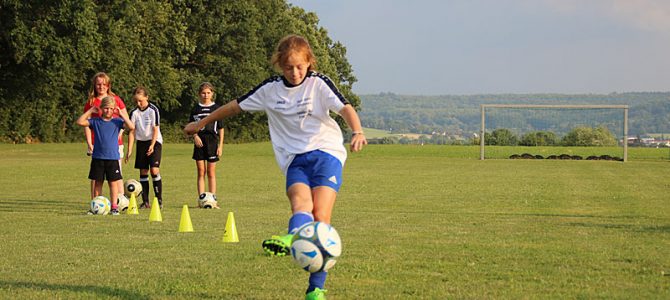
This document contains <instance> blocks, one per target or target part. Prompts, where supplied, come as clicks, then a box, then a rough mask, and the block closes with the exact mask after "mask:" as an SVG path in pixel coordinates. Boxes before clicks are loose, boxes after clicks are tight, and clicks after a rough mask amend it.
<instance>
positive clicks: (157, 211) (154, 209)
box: [149, 197, 163, 222]
mask: <svg viewBox="0 0 670 300" xmlns="http://www.w3.org/2000/svg"><path fill="white" fill-rule="evenodd" d="M149 221H153V222H163V216H162V215H161V207H160V206H159V205H158V198H156V197H154V202H153V203H151V214H150V215H149Z"/></svg>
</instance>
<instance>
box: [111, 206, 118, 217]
mask: <svg viewBox="0 0 670 300" xmlns="http://www.w3.org/2000/svg"><path fill="white" fill-rule="evenodd" d="M118 215H119V210H118V209H116V208H112V216H118Z"/></svg>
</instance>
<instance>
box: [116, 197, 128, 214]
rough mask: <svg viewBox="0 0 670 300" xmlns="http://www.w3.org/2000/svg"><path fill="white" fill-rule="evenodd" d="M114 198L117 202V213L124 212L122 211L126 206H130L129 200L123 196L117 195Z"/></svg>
mask: <svg viewBox="0 0 670 300" xmlns="http://www.w3.org/2000/svg"><path fill="white" fill-rule="evenodd" d="M116 198H117V200H118V202H117V205H118V209H119V211H124V210H126V209H128V205H130V200H128V197H126V196H124V195H119V196H118V197H116Z"/></svg>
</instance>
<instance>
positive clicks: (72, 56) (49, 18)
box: [0, 0, 360, 143]
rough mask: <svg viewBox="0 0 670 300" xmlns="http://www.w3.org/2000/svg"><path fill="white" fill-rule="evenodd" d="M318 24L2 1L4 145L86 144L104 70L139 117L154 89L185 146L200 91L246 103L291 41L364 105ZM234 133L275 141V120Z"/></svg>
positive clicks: (238, 5)
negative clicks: (86, 111) (141, 93)
mask: <svg viewBox="0 0 670 300" xmlns="http://www.w3.org/2000/svg"><path fill="white" fill-rule="evenodd" d="M318 23H319V19H318V17H317V16H316V14H314V13H310V12H306V11H304V10H303V9H302V8H300V7H296V6H293V5H291V4H288V3H287V2H286V1H285V0H253V1H251V0H238V1H225V0H213V1H198V0H194V1H174V0H173V1H167V0H162V1H160V0H158V1H129V0H110V1H86V0H84V1H81V0H62V1H35V0H29V1H17V0H1V1H0V142H12V143H25V142H68V141H80V140H83V133H82V130H81V129H80V128H77V127H76V126H75V125H74V120H75V119H76V118H77V117H78V116H79V115H80V114H81V113H83V107H84V102H85V101H86V99H87V92H88V90H89V89H90V87H91V83H90V79H91V77H92V76H93V75H94V74H95V73H97V72H100V71H102V72H106V73H107V74H109V75H110V77H111V78H112V91H113V92H115V93H116V94H118V95H120V96H121V97H122V98H123V99H124V100H125V102H126V105H127V106H129V108H132V107H133V106H134V105H133V104H132V103H130V102H131V101H130V100H131V99H130V96H131V92H132V90H133V89H134V88H135V87H136V86H138V85H141V86H144V87H146V89H147V91H148V92H149V96H150V100H151V101H152V102H154V103H156V104H157V105H158V106H159V107H160V109H161V112H162V124H161V127H162V128H163V133H164V135H165V136H166V138H167V139H170V138H175V139H177V138H180V137H181V135H180V130H179V129H180V128H181V126H182V125H184V124H185V122H186V121H187V120H188V114H189V113H190V110H191V108H192V107H193V106H194V105H195V104H196V103H197V99H198V97H197V87H198V85H199V84H200V83H202V82H204V81H209V82H211V83H212V84H213V85H214V86H215V88H216V102H217V103H219V104H223V103H225V102H227V101H230V100H231V99H234V98H235V97H239V96H240V95H243V94H244V93H246V92H247V91H249V90H250V89H252V88H253V87H254V85H256V84H258V83H260V82H261V81H262V80H263V79H265V78H267V77H269V76H271V75H273V74H275V73H276V72H275V71H274V70H273V69H272V66H271V65H270V63H269V59H270V56H271V55H272V52H273V51H274V48H275V46H276V44H277V42H278V41H279V39H280V38H282V37H283V36H285V35H287V34H292V33H294V34H300V35H302V36H304V37H306V38H307V39H308V40H309V42H310V43H311V45H312V48H313V50H314V52H315V55H316V56H317V60H318V65H317V70H318V71H319V72H322V73H324V74H326V75H328V76H329V77H330V78H331V79H332V80H333V81H334V82H335V84H336V85H337V86H338V88H339V89H340V92H342V94H343V95H344V96H345V97H346V98H347V99H348V100H349V101H350V102H351V103H352V104H353V105H354V107H358V106H359V103H360V99H359V97H358V96H357V95H355V94H354V93H353V92H352V85H353V84H354V83H355V82H356V81H357V79H356V77H355V76H354V74H353V71H352V68H351V65H350V64H349V62H348V60H347V58H346V47H345V46H344V45H343V44H341V43H340V42H337V41H333V40H332V39H331V38H330V37H329V36H328V32H327V31H326V29H324V28H323V27H320V26H319V24H318ZM129 110H130V109H129ZM225 127H226V140H227V141H232V142H235V141H241V142H243V141H258V140H267V139H269V136H268V130H267V122H266V116H265V115H264V114H241V115H238V116H236V117H234V118H231V119H229V120H227V121H226V123H225Z"/></svg>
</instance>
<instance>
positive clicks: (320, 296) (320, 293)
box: [305, 288, 327, 300]
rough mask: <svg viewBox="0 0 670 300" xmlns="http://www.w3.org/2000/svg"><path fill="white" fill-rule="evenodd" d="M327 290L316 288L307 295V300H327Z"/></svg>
mask: <svg viewBox="0 0 670 300" xmlns="http://www.w3.org/2000/svg"><path fill="white" fill-rule="evenodd" d="M326 292H327V290H322V289H320V288H316V289H314V290H313V291H311V292H309V293H307V295H305V300H326Z"/></svg>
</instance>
